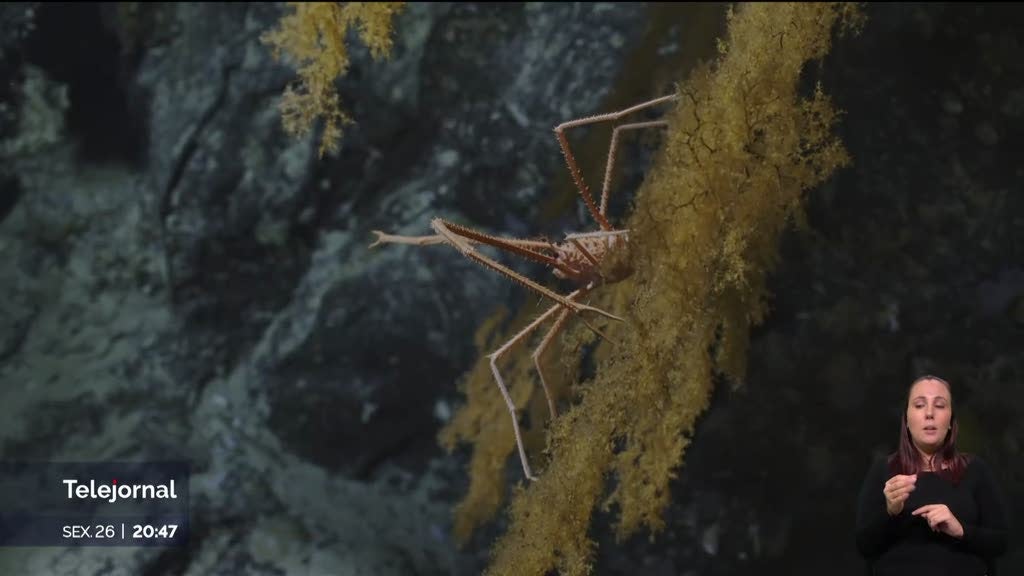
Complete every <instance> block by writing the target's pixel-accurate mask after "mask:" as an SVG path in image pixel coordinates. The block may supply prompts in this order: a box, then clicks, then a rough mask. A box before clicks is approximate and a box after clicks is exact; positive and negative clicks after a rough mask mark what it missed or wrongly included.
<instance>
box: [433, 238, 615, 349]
mask: <svg viewBox="0 0 1024 576" xmlns="http://www.w3.org/2000/svg"><path fill="white" fill-rule="evenodd" d="M430 225H431V227H433V228H434V230H436V231H437V233H438V234H440V235H441V236H444V238H445V240H447V241H448V242H449V243H450V244H451V245H453V246H455V247H456V248H457V249H458V250H459V252H462V254H463V255H465V256H466V257H467V258H470V259H472V260H475V261H476V262H479V263H480V264H483V265H484V266H486V267H487V268H490V269H491V270H494V271H495V272H499V273H500V274H502V275H503V276H505V277H506V278H508V279H510V280H512V281H514V282H518V283H519V284H522V285H523V286H526V287H527V288H530V289H531V290H533V291H534V292H537V293H538V294H540V295H541V296H544V297H546V298H548V299H550V300H552V301H554V302H557V303H559V304H560V305H562V306H563V307H565V308H566V309H568V310H571V311H572V312H573V313H575V314H577V315H578V314H582V313H583V312H584V311H590V312H595V313H597V314H600V315H602V316H604V317H606V318H610V319H612V320H619V321H622V318H619V317H618V316H615V315H614V314H611V313H609V312H605V311H604V310H601V309H600V308H594V307H593V306H588V305H587V304H581V303H579V302H572V301H570V300H568V299H567V298H565V297H564V296H562V295H561V294H558V293H556V292H553V291H552V290H550V289H548V288H546V287H544V286H542V285H540V284H538V283H536V282H534V281H533V280H531V279H529V278H527V277H526V276H523V275H522V274H519V273H518V272H516V271H514V270H512V269H511V268H508V267H507V266H504V265H502V264H500V263H499V262H496V261H494V260H492V259H490V258H488V257H487V256H484V255H483V254H481V253H480V252H479V251H477V250H476V249H475V248H473V246H471V245H470V243H469V241H468V240H467V239H466V238H464V237H463V236H461V235H459V234H457V233H455V232H454V231H453V230H451V229H450V228H449V227H448V225H447V224H446V223H445V222H444V221H443V220H441V219H440V218H435V219H434V220H433V221H431V223H430ZM584 323H586V324H587V326H590V324H589V323H588V322H586V321H585V320H584ZM591 329H592V330H593V327H591ZM597 333H598V334H601V333H600V332H597ZM602 337H603V335H602Z"/></svg>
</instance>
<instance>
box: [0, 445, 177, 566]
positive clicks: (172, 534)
mask: <svg viewBox="0 0 1024 576" xmlns="http://www.w3.org/2000/svg"><path fill="white" fill-rule="evenodd" d="M189 473H190V468H189V464H188V463H187V462H97V463H86V462H0V546H185V545H187V544H188V520H189V504H188V486H189Z"/></svg>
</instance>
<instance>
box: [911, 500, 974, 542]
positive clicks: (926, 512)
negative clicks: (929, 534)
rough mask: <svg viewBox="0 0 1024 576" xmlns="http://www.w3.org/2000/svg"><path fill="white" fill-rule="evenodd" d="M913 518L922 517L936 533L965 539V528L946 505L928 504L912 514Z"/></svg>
mask: <svg viewBox="0 0 1024 576" xmlns="http://www.w3.org/2000/svg"><path fill="white" fill-rule="evenodd" d="M911 515H913V516H922V517H923V518H924V519H925V520H927V521H928V527H929V528H931V529H932V530H933V531H935V532H943V533H945V534H949V535H950V536H952V537H953V538H963V535H964V527H963V526H962V525H961V524H960V521H959V520H957V519H956V516H953V513H952V512H950V511H949V506H946V505H945V504H928V505H926V506H921V507H920V508H918V509H917V510H914V511H913V512H911Z"/></svg>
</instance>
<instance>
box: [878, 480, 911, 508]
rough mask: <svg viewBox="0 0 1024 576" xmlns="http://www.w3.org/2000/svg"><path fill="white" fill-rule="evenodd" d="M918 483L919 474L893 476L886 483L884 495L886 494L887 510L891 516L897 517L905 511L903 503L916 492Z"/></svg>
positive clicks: (883, 490)
mask: <svg viewBox="0 0 1024 576" xmlns="http://www.w3.org/2000/svg"><path fill="white" fill-rule="evenodd" d="M916 482H917V474H909V475H900V476H893V477H892V478H889V481H888V482H886V483H885V488H883V489H882V493H883V494H885V509H886V511H887V512H889V516H895V515H897V514H899V513H900V512H902V511H903V503H904V502H905V501H906V500H907V498H909V497H910V493H911V492H913V491H914V485H915V483H916Z"/></svg>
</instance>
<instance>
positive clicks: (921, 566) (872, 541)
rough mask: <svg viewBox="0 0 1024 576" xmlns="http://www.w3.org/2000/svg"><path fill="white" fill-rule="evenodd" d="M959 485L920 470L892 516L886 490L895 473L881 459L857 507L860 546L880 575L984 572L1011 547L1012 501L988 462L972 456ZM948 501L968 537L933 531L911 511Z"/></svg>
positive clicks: (934, 575)
mask: <svg viewBox="0 0 1024 576" xmlns="http://www.w3.org/2000/svg"><path fill="white" fill-rule="evenodd" d="M968 462H969V463H968V466H967V470H966V471H965V472H964V475H963V477H962V478H961V480H960V483H959V484H958V485H956V486H954V485H953V483H952V482H951V481H950V480H949V479H947V478H946V477H945V476H944V475H939V474H936V473H934V472H919V473H918V474H917V483H916V484H915V486H916V487H915V489H914V491H913V492H911V493H910V497H909V498H907V500H905V501H904V502H903V510H902V511H901V512H900V513H899V514H897V515H896V516H889V513H888V512H887V511H886V509H885V495H884V494H883V493H882V489H883V488H884V486H885V483H886V481H888V480H889V478H891V477H892V476H894V474H892V473H891V472H890V471H889V468H888V465H887V459H885V458H879V459H876V460H875V462H874V464H873V465H872V466H871V470H870V471H869V472H868V474H867V477H866V478H865V479H864V485H863V487H862V488H861V491H860V498H859V502H858V510H857V548H858V549H859V550H860V553H861V555H863V556H864V557H865V559H866V560H867V563H868V566H869V567H870V568H871V569H872V570H870V571H869V573H870V574H873V575H875V576H890V575H897V574H898V575H899V576H915V575H917V574H921V575H924V574H927V575H928V576H941V575H948V576H984V575H985V574H990V576H991V574H993V572H992V571H991V570H990V566H991V564H990V560H991V559H992V558H994V557H995V556H998V555H1000V554H1003V553H1004V552H1005V551H1006V541H1007V529H1008V527H1007V523H1008V521H1007V507H1006V502H1005V500H1004V498H1003V496H1002V493H1001V492H1000V490H999V487H998V486H997V485H996V482H995V480H994V479H993V477H992V473H991V471H990V470H989V468H988V466H987V465H986V464H985V462H984V461H983V460H981V459H979V458H978V457H976V456H972V457H969V459H968ZM926 504H945V505H946V506H948V507H949V510H950V511H951V512H952V513H953V515H954V516H956V518H957V520H959V521H960V524H961V525H962V526H963V528H964V534H963V538H954V537H952V536H950V535H948V534H944V533H942V532H933V531H932V530H931V528H929V527H928V521H927V520H925V519H924V518H922V517H920V516H912V515H911V512H913V511H914V510H917V509H918V508H920V507H921V506H924V505H926Z"/></svg>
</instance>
